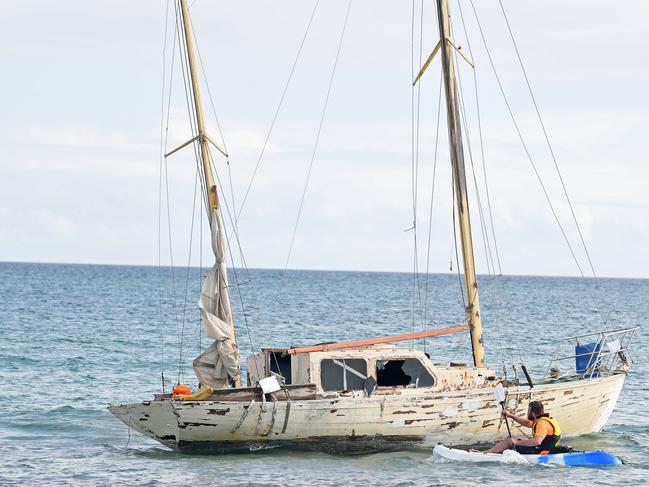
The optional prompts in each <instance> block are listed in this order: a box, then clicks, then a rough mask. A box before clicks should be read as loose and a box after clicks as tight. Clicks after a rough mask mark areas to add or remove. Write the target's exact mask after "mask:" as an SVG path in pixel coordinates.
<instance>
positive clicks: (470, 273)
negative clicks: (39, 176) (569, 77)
mask: <svg viewBox="0 0 649 487" xmlns="http://www.w3.org/2000/svg"><path fill="white" fill-rule="evenodd" d="M437 18H438V20H439V34H440V47H441V49H440V51H441V53H442V70H443V76H444V91H445V94H446V113H447V119H448V123H447V125H448V140H449V146H450V153H451V165H452V167H453V187H454V193H455V205H456V209H457V215H458V218H459V223H460V238H461V241H462V261H463V263H464V283H465V284H466V294H467V303H468V304H467V309H466V312H467V315H468V318H469V331H470V333H471V348H472V349H473V363H474V365H475V366H476V367H484V347H483V345H482V321H481V319H480V299H479V297H478V281H477V279H476V272H475V262H474V257H473V240H472V236H471V218H470V216H469V198H468V194H467V185H466V170H465V167H464V151H463V148H462V131H461V128H460V112H459V109H458V100H457V84H456V81H455V66H454V63H453V55H452V54H453V51H452V49H454V46H453V43H452V42H451V26H450V19H449V13H448V0H437Z"/></svg>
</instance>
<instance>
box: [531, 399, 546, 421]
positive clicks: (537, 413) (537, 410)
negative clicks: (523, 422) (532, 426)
mask: <svg viewBox="0 0 649 487" xmlns="http://www.w3.org/2000/svg"><path fill="white" fill-rule="evenodd" d="M544 414H545V411H543V403H542V402H541V401H532V402H531V403H530V405H529V406H528V407H527V419H529V420H530V421H534V420H535V419H538V418H540V417H541V416H543V415H544Z"/></svg>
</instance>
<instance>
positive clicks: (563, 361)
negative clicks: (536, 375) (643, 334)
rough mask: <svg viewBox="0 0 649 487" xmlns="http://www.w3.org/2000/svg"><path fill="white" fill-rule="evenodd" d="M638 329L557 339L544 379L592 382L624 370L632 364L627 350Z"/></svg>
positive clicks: (623, 329) (624, 329)
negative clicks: (597, 378)
mask: <svg viewBox="0 0 649 487" xmlns="http://www.w3.org/2000/svg"><path fill="white" fill-rule="evenodd" d="M637 330H638V327H634V328H622V329H618V330H610V331H602V332H599V333H586V334H583V335H576V336H571V337H566V338H563V339H561V340H559V342H558V343H557V346H556V348H555V351H554V355H553V356H552V359H551V360H550V364H549V365H548V369H547V371H546V373H545V376H544V378H543V379H544V380H546V381H557V380H562V379H568V378H574V377H575V376H577V377H580V378H582V379H593V378H596V377H606V376H609V375H611V374H613V373H615V372H620V371H626V370H627V369H628V367H629V365H630V363H631V357H630V355H629V348H630V346H631V341H632V339H633V335H634V334H635V332H636V331H637Z"/></svg>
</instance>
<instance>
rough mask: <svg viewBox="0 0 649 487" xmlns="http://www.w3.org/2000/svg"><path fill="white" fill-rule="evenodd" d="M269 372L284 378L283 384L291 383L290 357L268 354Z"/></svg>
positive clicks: (278, 353)
mask: <svg viewBox="0 0 649 487" xmlns="http://www.w3.org/2000/svg"><path fill="white" fill-rule="evenodd" d="M268 358H269V360H270V371H271V372H274V373H275V374H277V375H281V376H282V377H284V384H290V383H291V356H290V355H288V354H287V353H283V352H270V353H269V357H268Z"/></svg>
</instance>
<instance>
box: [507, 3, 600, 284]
mask: <svg viewBox="0 0 649 487" xmlns="http://www.w3.org/2000/svg"><path fill="white" fill-rule="evenodd" d="M498 3H499V4H500V9H501V11H502V13H503V17H504V19H505V23H506V24H507V30H508V31H509V36H510V37H511V39H512V44H513V45H514V50H515V51H516V57H517V58H518V63H519V64H520V67H521V71H522V72H523V77H524V78H525V84H526V85H527V90H528V91H529V93H530V98H531V99H532V104H533V105H534V110H535V111H536V116H537V118H538V120H539V124H540V125H541V130H542V131H543V137H544V138H545V143H546V145H547V146H548V150H549V152H550V156H551V157H552V162H553V163H554V168H555V169H556V171H557V176H558V177H559V181H560V182H561V188H562V189H563V194H564V195H565V197H566V201H567V202H568V207H569V208H570V214H571V215H572V219H573V221H574V222H575V227H576V229H577V233H578V234H579V239H580V240H581V244H582V246H583V248H584V252H585V254H586V258H587V259H588V264H589V266H590V270H591V271H592V273H593V277H594V278H595V281H597V272H595V267H594V266H593V261H592V260H591V258H590V252H588V246H587V245H586V241H585V239H584V235H583V233H582V232H581V226H580V225H579V221H578V220H577V215H576V214H575V209H574V208H573V206H572V201H571V200H570V196H568V189H567V188H566V183H565V181H564V179H563V175H562V174H561V170H560V169H559V163H558V162H557V158H556V156H555V154H554V149H553V148H552V144H551V143H550V137H549V136H548V131H547V130H546V128H545V123H543V118H542V117H541V111H540V110H539V106H538V104H537V102H536V97H535V96H534V92H533V91H532V85H531V84H530V80H529V78H528V77H527V71H526V70H525V66H524V64H523V59H522V58H521V53H520V51H519V50H518V44H517V43H516V39H515V37H514V33H513V32H512V28H511V26H510V24H509V19H508V18H507V14H506V13H505V7H504V6H503V2H502V0H498Z"/></svg>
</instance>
